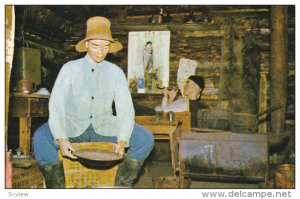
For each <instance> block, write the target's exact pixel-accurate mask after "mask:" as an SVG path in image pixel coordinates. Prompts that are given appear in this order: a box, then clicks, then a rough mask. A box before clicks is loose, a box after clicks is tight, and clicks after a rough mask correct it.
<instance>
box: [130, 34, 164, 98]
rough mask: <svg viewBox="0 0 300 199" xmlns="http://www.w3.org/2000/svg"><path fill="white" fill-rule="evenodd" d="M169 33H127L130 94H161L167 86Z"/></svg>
mask: <svg viewBox="0 0 300 199" xmlns="http://www.w3.org/2000/svg"><path fill="white" fill-rule="evenodd" d="M169 51H170V31H145V32H129V39H128V84H129V88H130V90H131V92H139V93H162V92H163V89H164V88H166V87H168V85H169Z"/></svg>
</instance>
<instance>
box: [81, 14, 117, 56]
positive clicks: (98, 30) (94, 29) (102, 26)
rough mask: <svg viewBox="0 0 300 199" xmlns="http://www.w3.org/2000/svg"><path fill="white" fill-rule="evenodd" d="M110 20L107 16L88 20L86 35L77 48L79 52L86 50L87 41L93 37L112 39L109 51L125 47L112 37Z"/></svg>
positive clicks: (112, 51)
mask: <svg viewBox="0 0 300 199" xmlns="http://www.w3.org/2000/svg"><path fill="white" fill-rule="evenodd" d="M110 24H111V23H110V21H109V20H108V19H107V18H105V17H92V18H89V19H88V20H87V22H86V26H87V29H86V35H85V38H84V39H83V40H81V41H80V42H78V44H77V45H76V50H77V51H78V52H86V51H87V49H86V46H85V42H86V41H88V40H91V39H101V40H106V41H110V42H111V44H110V49H109V53H114V52H117V51H119V50H121V49H122V48H123V46H122V44H121V43H120V42H118V41H115V40H114V39H113V38H112V35H111V31H110Z"/></svg>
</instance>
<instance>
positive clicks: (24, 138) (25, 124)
mask: <svg viewBox="0 0 300 199" xmlns="http://www.w3.org/2000/svg"><path fill="white" fill-rule="evenodd" d="M19 124H20V127H19V128H20V129H19V138H20V141H19V143H20V144H19V147H20V148H22V150H23V153H24V155H29V152H30V137H31V118H30V117H20V119H19Z"/></svg>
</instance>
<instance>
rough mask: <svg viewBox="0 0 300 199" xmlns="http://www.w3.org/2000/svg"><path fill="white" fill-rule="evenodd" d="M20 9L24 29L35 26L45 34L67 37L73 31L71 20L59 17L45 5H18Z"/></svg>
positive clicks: (34, 27)
mask: <svg viewBox="0 0 300 199" xmlns="http://www.w3.org/2000/svg"><path fill="white" fill-rule="evenodd" d="M18 9H19V12H18V15H17V16H18V17H21V18H22V19H21V23H23V25H24V30H25V29H26V30H28V29H27V28H29V29H31V28H33V29H36V30H38V32H41V33H43V34H46V35H50V36H53V37H59V38H66V37H67V36H68V33H69V32H71V31H72V26H70V25H69V24H70V23H71V21H68V20H66V19H64V18H62V17H59V16H58V15H56V14H55V13H53V12H52V11H51V10H49V9H48V8H46V7H44V6H40V5H29V6H18Z"/></svg>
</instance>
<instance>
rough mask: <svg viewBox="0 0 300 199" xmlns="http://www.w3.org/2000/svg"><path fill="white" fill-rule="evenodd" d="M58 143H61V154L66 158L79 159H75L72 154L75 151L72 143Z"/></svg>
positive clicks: (62, 141)
mask: <svg viewBox="0 0 300 199" xmlns="http://www.w3.org/2000/svg"><path fill="white" fill-rule="evenodd" d="M58 143H59V147H60V151H61V154H62V155H63V156H64V157H69V158H72V159H77V157H75V156H74V155H73V154H72V152H73V151H74V149H73V147H72V145H71V143H70V142H69V141H68V140H67V139H59V140H58Z"/></svg>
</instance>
